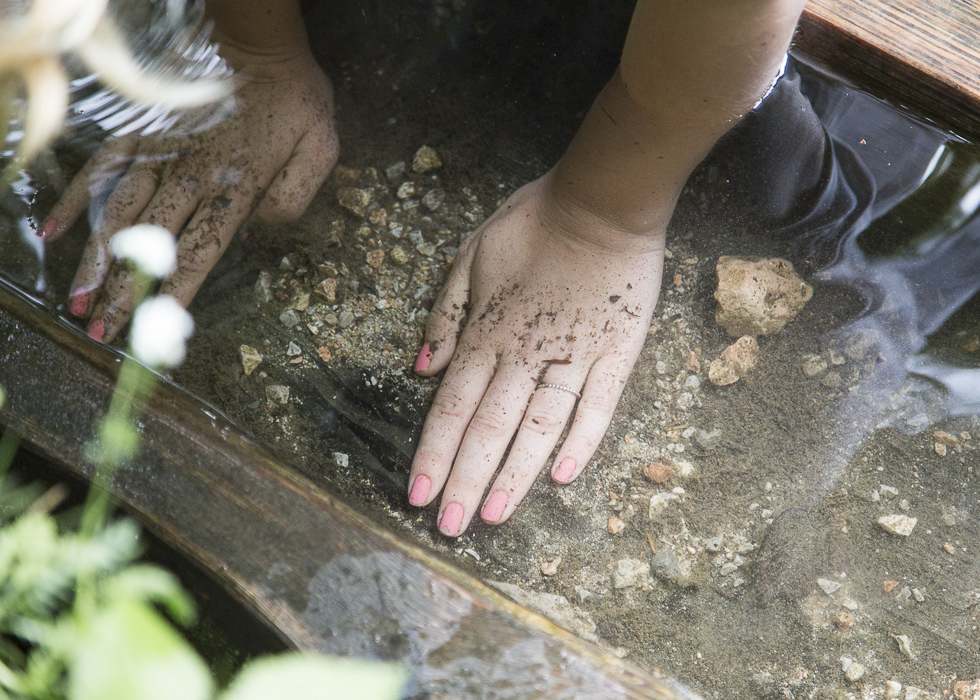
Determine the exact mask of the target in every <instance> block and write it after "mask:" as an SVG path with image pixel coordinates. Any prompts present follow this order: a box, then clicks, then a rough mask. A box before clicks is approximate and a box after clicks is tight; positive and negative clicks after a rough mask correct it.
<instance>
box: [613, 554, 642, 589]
mask: <svg viewBox="0 0 980 700" xmlns="http://www.w3.org/2000/svg"><path fill="white" fill-rule="evenodd" d="M649 577H650V564H649V563H648V562H645V561H642V560H640V559H620V560H619V561H617V562H616V566H615V567H614V568H613V572H612V584H613V588H633V587H635V586H639V585H640V584H641V583H644V582H645V581H646V580H647V579H648V578H649Z"/></svg>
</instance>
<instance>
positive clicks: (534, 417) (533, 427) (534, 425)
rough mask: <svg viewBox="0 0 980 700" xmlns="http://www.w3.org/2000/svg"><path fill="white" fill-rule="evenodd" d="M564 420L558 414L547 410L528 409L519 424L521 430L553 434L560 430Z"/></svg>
mask: <svg viewBox="0 0 980 700" xmlns="http://www.w3.org/2000/svg"><path fill="white" fill-rule="evenodd" d="M564 423H565V421H563V420H562V419H561V417H560V416H558V415H557V414H555V413H554V412H552V411H548V410H540V409H539V410H528V412H527V413H526V414H525V415H524V421H523V423H522V424H521V428H522V429H523V430H528V431H530V432H532V433H537V434H539V435H553V434H555V433H558V432H561V429H562V427H563V426H564Z"/></svg>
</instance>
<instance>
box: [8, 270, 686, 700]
mask: <svg viewBox="0 0 980 700" xmlns="http://www.w3.org/2000/svg"><path fill="white" fill-rule="evenodd" d="M0 338H2V339H3V342H2V344H0V385H3V386H4V388H5V389H6V391H7V401H6V403H5V405H4V406H3V407H2V409H0V421H2V422H3V423H4V424H5V425H6V426H9V427H10V428H12V429H14V430H16V431H17V432H18V433H19V434H21V435H22V436H24V438H25V439H26V440H29V441H30V442H31V443H32V445H33V449H34V450H37V451H39V452H40V453H42V454H44V455H46V456H47V457H49V458H51V459H53V460H54V461H56V462H58V463H60V464H62V465H64V466H66V467H67V468H69V469H71V470H72V471H75V472H76V473H78V474H80V475H82V476H84V477H87V478H91V477H92V467H91V465H89V464H88V463H87V462H86V461H85V457H84V449H85V444H86V442H87V441H88V440H89V439H90V437H91V436H92V434H93V425H94V423H95V421H96V420H98V418H99V417H100V416H102V415H103V414H104V413H105V411H106V408H107V407H108V404H109V398H110V396H111V394H112V391H113V387H114V380H115V374H116V372H117V371H118V368H119V366H120V360H119V358H118V356H116V355H114V354H112V353H111V352H110V351H108V350H106V349H105V348H104V347H101V346H97V345H96V344H95V343H91V342H90V341H88V340H87V339H86V338H84V337H83V336H82V335H81V333H80V332H78V331H77V330H75V329H74V328H71V327H69V326H68V325H67V324H62V323H61V322H59V321H58V320H57V319H56V318H55V317H54V316H53V314H51V313H50V312H48V311H47V310H44V309H41V308H39V307H38V306H37V305H35V304H34V303H33V302H32V301H30V300H28V299H25V298H24V297H23V295H21V294H20V293H18V292H16V291H15V290H13V289H12V288H11V287H9V286H7V285H6V284H5V283H0ZM141 426H142V429H141V435H142V451H141V454H140V455H139V458H138V459H136V460H135V461H134V463H133V464H132V465H130V466H128V467H126V468H124V469H122V470H121V471H120V472H119V473H118V474H117V475H116V479H115V482H114V484H113V491H114V493H115V495H116V496H117V498H118V499H119V500H120V501H121V502H122V503H123V504H124V505H125V506H126V508H127V509H128V510H129V511H131V512H132V513H134V514H136V515H137V516H138V517H139V519H140V520H141V521H142V522H143V523H144V524H145V525H146V526H147V527H148V528H150V529H151V530H152V531H153V532H154V533H155V534H157V535H158V536H160V537H162V538H163V539H164V540H165V541H167V542H168V543H169V544H171V545H173V546H175V547H176V548H177V549H178V550H179V551H182V552H183V553H185V554H186V555H187V556H189V557H190V558H191V559H192V560H194V561H196V562H197V563H199V564H200V565H202V566H203V567H204V568H205V569H206V570H208V571H210V572H211V573H212V574H213V575H214V576H215V577H216V578H217V580H218V581H219V582H220V583H222V584H223V585H224V586H225V588H226V589H227V590H228V591H229V592H230V593H231V594H232V595H233V596H235V597H236V598H237V599H239V600H240V601H242V602H243V603H245V604H246V605H247V606H248V607H249V608H250V609H252V610H253V611H254V612H255V613H256V615H258V617H259V618H260V619H261V620H263V621H264V622H265V623H266V624H267V625H268V626H270V627H271V628H273V629H274V630H276V631H277V633H278V634H279V635H280V636H281V637H282V638H283V639H284V640H285V641H287V642H288V643H290V644H291V645H293V646H295V647H296V648H299V649H302V650H313V651H322V652H327V653H333V654H340V655H356V656H364V657H370V658H379V659H391V660H397V661H401V662H403V663H406V664H407V665H409V666H410V667H411V669H412V673H413V686H412V688H411V692H412V693H414V694H417V696H421V697H433V698H443V697H445V698H449V697H453V698H470V697H473V698H477V697H486V698H491V697H493V698H498V697H499V698H507V697H514V698H536V697H541V698H586V697H587V698H597V699H602V698H658V699H659V698H662V699H665V700H666V699H676V698H686V697H692V696H691V695H689V694H688V693H687V692H686V691H685V690H683V689H682V688H680V687H677V686H675V684H673V683H671V682H669V681H663V680H659V679H657V678H654V677H653V676H651V675H649V674H647V673H645V672H643V671H642V670H640V669H637V668H634V667H632V666H631V665H629V664H628V663H625V662H623V661H622V660H620V659H618V658H616V657H615V656H612V655H610V654H608V653H606V652H605V651H603V650H602V649H600V648H599V647H598V646H596V645H594V644H591V643H589V642H586V641H583V640H581V639H578V638H577V637H575V636H573V635H571V634H569V633H567V632H565V631H564V630H561V629H559V628H558V627H556V626H554V625H553V624H551V623H550V622H548V621H547V620H545V619H544V618H542V617H540V616H538V615H536V614H534V613H532V612H530V611H528V610H526V609H524V608H521V607H520V606H518V605H516V604H515V603H514V602H512V601H511V600H509V599H507V598H505V597H504V596H502V595H500V594H498V593H497V592H495V591H493V590H491V589H489V588H487V587H486V586H484V585H482V584H481V583H479V582H478V581H476V580H475V579H473V578H471V577H469V576H468V575H466V574H464V573H463V572H461V571H459V570H458V569H456V568H454V567H453V566H451V565H449V564H447V563H445V562H443V561H441V560H439V559H438V558H436V557H434V556H433V555H432V554H430V553H428V552H426V551H424V550H422V549H420V548H418V547H415V546H413V545H410V544H407V543H405V542H403V541H401V540H400V539H399V538H398V537H396V536H395V535H393V534H392V533H391V532H389V531H387V530H386V529H385V528H384V527H383V526H382V525H379V524H377V523H374V522H372V521H371V520H369V519H368V518H366V517H364V516H361V515H360V514H358V513H356V512H355V511H354V510H353V509H351V508H349V507H348V506H346V505H344V504H343V503H340V502H339V501H337V500H336V499H335V498H332V497H331V496H330V495H329V494H327V493H324V492H323V491H321V490H319V489H318V488H317V487H315V486H313V485H312V484H311V483H309V482H308V481H306V480H304V479H303V478H301V477H300V476H298V475H297V474H296V473H295V472H294V471H293V470H291V469H289V468H287V467H285V466H283V465H281V464H278V463H276V462H275V461H274V460H273V459H272V458H271V457H270V455H269V454H268V453H266V452H265V451H264V450H263V449H261V448H260V447H258V446H257V445H255V444H253V443H252V442H250V441H249V440H248V438H247V437H246V436H244V435H243V434H241V433H240V432H239V431H238V430H237V429H236V428H235V427H234V426H233V425H231V424H230V423H229V422H228V421H227V420H226V419H225V418H224V417H222V416H221V415H220V414H219V413H218V412H217V411H216V410H214V409H212V408H210V407H208V406H206V405H204V404H202V403H200V402H199V401H197V400H195V399H194V398H193V397H190V396H188V395H187V394H186V393H184V392H182V391H181V390H179V389H177V388H176V387H174V386H173V385H170V384H167V383H164V384H162V385H161V386H160V387H159V390H158V392H157V394H156V396H155V397H154V399H153V400H152V401H151V402H150V405H149V406H148V409H147V411H146V413H145V415H144V416H143V418H142V420H141ZM497 688H499V689H500V690H499V692H498V691H497V690H496V689H497ZM488 689H489V690H488Z"/></svg>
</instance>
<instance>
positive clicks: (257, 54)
mask: <svg viewBox="0 0 980 700" xmlns="http://www.w3.org/2000/svg"><path fill="white" fill-rule="evenodd" d="M205 6H206V11H207V15H208V17H209V18H210V19H212V20H213V21H214V27H215V40H216V41H218V42H219V43H220V44H221V46H222V48H223V49H227V50H228V52H229V53H234V54H236V55H237V54H248V56H249V57H250V59H251V58H253V57H254V58H255V59H258V60H261V59H267V60H280V59H289V58H293V57H295V56H297V55H299V54H303V53H307V52H308V51H309V44H308V42H307V39H306V28H305V26H304V24H303V15H302V12H301V11H300V7H299V1H298V0H207V1H206V3H205ZM223 53H224V52H223ZM232 62H233V63H234V62H235V61H234V59H232Z"/></svg>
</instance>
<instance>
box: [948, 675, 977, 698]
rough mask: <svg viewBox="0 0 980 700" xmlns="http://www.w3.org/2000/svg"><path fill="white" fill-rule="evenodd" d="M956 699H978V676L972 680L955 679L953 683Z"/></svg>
mask: <svg viewBox="0 0 980 700" xmlns="http://www.w3.org/2000/svg"><path fill="white" fill-rule="evenodd" d="M953 697H954V698H956V700H980V678H977V679H975V680H972V681H956V682H955V683H954V684H953Z"/></svg>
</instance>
